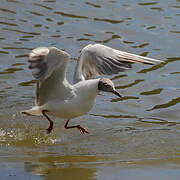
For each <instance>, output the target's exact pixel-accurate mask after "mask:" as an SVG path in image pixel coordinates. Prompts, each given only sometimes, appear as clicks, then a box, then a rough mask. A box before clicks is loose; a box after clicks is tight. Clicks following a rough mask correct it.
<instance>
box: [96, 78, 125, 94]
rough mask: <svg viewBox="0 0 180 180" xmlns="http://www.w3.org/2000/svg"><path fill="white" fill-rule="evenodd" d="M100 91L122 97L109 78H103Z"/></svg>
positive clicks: (100, 81) (99, 86) (99, 87)
mask: <svg viewBox="0 0 180 180" xmlns="http://www.w3.org/2000/svg"><path fill="white" fill-rule="evenodd" d="M98 90H99V91H105V92H111V93H113V94H115V95H117V96H118V97H122V96H121V95H120V93H119V92H118V91H117V90H116V89H115V87H114V84H113V82H112V81H111V80H110V79H107V78H101V79H100V80H99V83H98Z"/></svg>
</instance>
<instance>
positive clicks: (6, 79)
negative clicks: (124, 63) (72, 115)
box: [0, 0, 180, 180]
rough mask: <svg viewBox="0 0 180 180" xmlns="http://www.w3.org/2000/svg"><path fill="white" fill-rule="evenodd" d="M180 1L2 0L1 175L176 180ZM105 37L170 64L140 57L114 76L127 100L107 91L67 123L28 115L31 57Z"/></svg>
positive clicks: (74, 52)
mask: <svg viewBox="0 0 180 180" xmlns="http://www.w3.org/2000/svg"><path fill="white" fill-rule="evenodd" d="M179 22H180V1H179V0H171V1H168V0H159V1H157V0H156V1H149V0H148V1H145V0H144V1H142V0H121V1H118V0H97V1H90V0H87V1H83V0H82V1H80V0H79V1H75V0H64V1H63V0H43V1H42V0H28V1H23V0H1V6H0V179H2V180H4V179H5V180H6V179H7V180H10V179H13V180H24V179H28V180H31V179H32V180H36V179H37V180H39V179H44V180H50V179H51V180H52V179H53V180H56V179H58V180H59V179H67V180H68V179H73V180H76V179H77V180H79V179H82V180H86V179H95V180H106V179H107V180H113V179H121V180H123V179H125V180H132V179H133V180H144V179H146V180H154V179H158V180H161V179H162V180H170V179H171V180H179V179H180V171H179V168H180V120H179V118H180V111H179V108H180V107H179V102H180V97H179V90H180V86H179V84H180V78H179V75H180V71H179V66H180V64H179V60H180V53H179V46H180V38H179V37H180V26H179V25H180V23H179ZM89 43H103V44H105V45H108V46H111V47H114V48H116V49H120V50H124V51H128V52H131V53H136V54H140V55H145V56H150V57H153V58H157V59H161V60H163V61H165V63H164V64H161V65H155V66H148V65H140V64H134V65H133V68H132V69H131V70H129V71H126V72H123V73H120V74H118V75H114V76H111V77H110V78H111V79H112V80H113V82H114V83H115V85H116V88H117V89H118V91H120V93H121V94H122V95H123V98H116V97H115V96H113V95H110V94H106V93H103V94H102V95H101V96H98V97H97V102H96V106H95V107H94V108H93V109H92V111H91V112H90V113H89V114H87V115H85V116H82V117H79V118H76V119H73V120H72V121H71V122H70V123H71V124H77V123H78V124H81V125H83V126H85V127H87V128H88V130H89V131H90V133H89V134H87V135H81V134H80V133H79V132H78V131H77V130H65V129H64V128H63V125H64V122H65V120H61V119H58V118H53V119H54V121H55V128H54V131H53V133H52V134H50V135H47V134H46V133H45V129H46V128H47V126H48V122H47V120H45V119H44V118H43V117H30V116H22V115H21V114H20V113H19V112H20V111H22V110H24V109H28V108H30V107H32V106H33V103H34V96H35V81H34V80H33V78H32V76H31V72H30V71H29V70H28V63H27V54H28V53H29V52H30V50H31V49H33V48H36V47H38V46H56V47H58V48H60V49H63V50H66V51H67V52H68V53H70V54H71V56H72V61H70V64H69V67H68V78H69V79H70V80H71V79H72V75H73V71H74V65H75V59H76V58H77V57H78V56H79V51H80V49H81V48H82V47H84V46H85V45H87V44H89Z"/></svg>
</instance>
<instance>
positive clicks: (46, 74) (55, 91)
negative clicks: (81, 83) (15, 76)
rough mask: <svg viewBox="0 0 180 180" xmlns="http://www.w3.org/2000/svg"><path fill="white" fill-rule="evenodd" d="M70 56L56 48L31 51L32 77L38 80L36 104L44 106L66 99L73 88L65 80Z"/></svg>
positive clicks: (40, 48) (30, 66) (29, 60)
mask: <svg viewBox="0 0 180 180" xmlns="http://www.w3.org/2000/svg"><path fill="white" fill-rule="evenodd" d="M69 58H70V55H69V54H68V53H66V52H64V51H62V50H60V49H57V48H55V47H39V48H36V49H34V50H32V51H31V53H30V54H29V59H28V62H29V63H30V65H29V69H32V75H33V76H34V77H35V78H36V79H37V80H38V82H37V90H36V104H37V105H39V106H40V105H43V104H45V103H46V102H47V101H50V100H53V99H57V98H58V99H59V100H61V99H65V98H66V97H68V96H69V95H70V93H71V86H70V84H69V83H68V82H67V81H66V79H65V73H66V64H67V62H68V60H69Z"/></svg>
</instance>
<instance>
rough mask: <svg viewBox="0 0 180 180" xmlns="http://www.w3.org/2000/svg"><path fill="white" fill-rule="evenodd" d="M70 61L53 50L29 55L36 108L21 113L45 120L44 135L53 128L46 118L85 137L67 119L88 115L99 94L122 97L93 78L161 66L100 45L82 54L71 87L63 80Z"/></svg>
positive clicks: (105, 82) (108, 84)
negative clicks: (135, 67) (137, 65)
mask: <svg viewBox="0 0 180 180" xmlns="http://www.w3.org/2000/svg"><path fill="white" fill-rule="evenodd" d="M69 60H70V55H69V54H68V53H67V52H65V51H62V50H60V49H58V48H56V47H38V48H35V49H33V50H32V51H31V52H30V53H29V58H28V62H29V64H30V65H29V69H32V75H33V77H34V78H35V79H37V85H36V98H35V106H34V107H32V108H31V109H29V110H24V111H22V113H23V114H26V115H35V116H40V115H42V116H44V117H45V118H46V119H47V120H48V121H49V127H48V128H47V133H51V131H52V130H53V124H54V123H53V121H52V120H51V118H50V117H49V115H50V116H51V115H52V116H55V117H59V118H64V119H67V121H66V123H65V125H64V128H66V129H71V128H76V129H78V130H79V131H80V133H81V134H85V133H88V130H87V129H86V128H84V127H83V126H81V125H73V126H70V125H68V123H69V121H70V119H72V118H75V117H78V116H81V115H84V114H86V113H88V112H89V111H90V110H91V109H92V107H93V105H94V103H95V99H96V96H97V95H98V94H99V92H100V91H104V92H110V93H113V94H115V95H116V96H118V97H121V95H120V93H119V92H118V91H117V90H116V89H115V86H114V84H113V82H112V81H111V80H110V79H108V78H95V77H97V76H100V75H112V74H117V73H119V72H122V71H125V70H127V69H129V68H131V64H132V63H144V64H151V65H154V64H157V63H161V62H162V61H160V60H156V59H152V58H148V57H143V56H139V55H135V54H131V53H128V52H124V51H120V50H117V49H113V48H111V47H108V46H105V45H102V44H89V45H87V46H85V47H84V48H83V49H82V50H81V53H80V57H79V58H78V61H77V64H76V67H75V73H74V77H73V80H74V83H73V84H70V83H69V82H68V81H67V79H66V71H67V68H66V67H67V64H68V61H69Z"/></svg>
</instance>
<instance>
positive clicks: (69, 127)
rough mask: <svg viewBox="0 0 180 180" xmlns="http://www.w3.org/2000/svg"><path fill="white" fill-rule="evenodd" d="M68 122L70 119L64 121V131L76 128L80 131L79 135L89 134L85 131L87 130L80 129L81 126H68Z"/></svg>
mask: <svg viewBox="0 0 180 180" xmlns="http://www.w3.org/2000/svg"><path fill="white" fill-rule="evenodd" d="M69 120H70V119H68V120H67V121H66V124H65V125H64V128H66V129H71V128H77V129H78V130H79V131H80V133H81V134H85V133H89V132H88V131H87V129H86V128H84V127H82V126H81V125H76V126H68V122H69Z"/></svg>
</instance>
